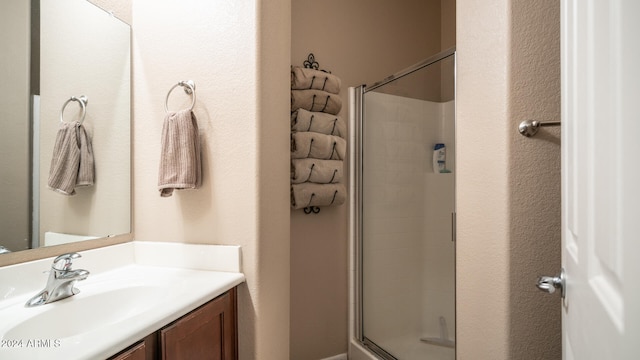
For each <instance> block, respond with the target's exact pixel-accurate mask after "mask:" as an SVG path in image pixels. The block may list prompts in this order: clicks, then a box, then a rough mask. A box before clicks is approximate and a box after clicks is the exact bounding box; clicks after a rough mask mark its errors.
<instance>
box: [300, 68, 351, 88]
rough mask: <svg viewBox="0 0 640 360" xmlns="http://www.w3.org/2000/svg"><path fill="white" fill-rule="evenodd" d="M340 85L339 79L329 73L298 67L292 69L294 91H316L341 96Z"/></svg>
mask: <svg viewBox="0 0 640 360" xmlns="http://www.w3.org/2000/svg"><path fill="white" fill-rule="evenodd" d="M340 83H341V81H340V78H339V77H337V76H335V75H332V74H330V73H328V72H324V71H321V70H316V69H308V68H301V67H298V66H294V67H292V68H291V89H292V90H306V89H316V90H324V91H327V92H330V93H332V94H339V93H340Z"/></svg>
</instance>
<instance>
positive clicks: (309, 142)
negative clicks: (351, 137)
mask: <svg viewBox="0 0 640 360" xmlns="http://www.w3.org/2000/svg"><path fill="white" fill-rule="evenodd" d="M346 151H347V142H346V141H345V140H344V139H343V138H340V137H338V136H333V135H325V134H320V133H314V132H294V133H291V158H292V159H306V158H314V159H323V160H344V158H345V153H346Z"/></svg>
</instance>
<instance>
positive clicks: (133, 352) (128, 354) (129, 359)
mask: <svg viewBox="0 0 640 360" xmlns="http://www.w3.org/2000/svg"><path fill="white" fill-rule="evenodd" d="M111 359H112V360H146V359H147V349H146V344H145V342H144V341H140V342H138V343H136V344H135V345H133V346H131V347H130V348H128V349H127V350H125V351H123V352H121V353H119V354H118V355H116V356H114V357H112V358H111Z"/></svg>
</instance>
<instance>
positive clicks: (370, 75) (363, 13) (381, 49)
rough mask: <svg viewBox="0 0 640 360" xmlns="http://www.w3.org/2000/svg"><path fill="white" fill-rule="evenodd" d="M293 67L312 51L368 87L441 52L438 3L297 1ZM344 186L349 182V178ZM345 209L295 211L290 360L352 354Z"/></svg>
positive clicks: (350, 82) (346, 79) (347, 80)
mask: <svg viewBox="0 0 640 360" xmlns="http://www.w3.org/2000/svg"><path fill="white" fill-rule="evenodd" d="M291 19H292V28H291V31H292V46H291V60H290V61H291V64H293V65H299V66H302V62H303V61H304V60H306V58H307V55H308V54H309V53H314V54H315V56H316V59H317V61H318V62H319V63H320V67H321V68H325V69H328V70H331V71H332V72H333V74H335V75H337V76H339V77H340V78H341V79H342V85H343V87H342V91H341V96H342V100H343V104H344V105H343V109H342V112H341V114H340V115H341V116H343V117H344V118H345V121H346V116H348V109H347V106H346V104H347V88H348V87H349V86H358V85H361V84H364V83H367V84H369V85H371V84H373V83H374V82H376V81H379V80H382V79H383V78H385V77H387V76H389V75H391V74H393V73H396V72H398V71H400V70H402V69H404V68H406V67H408V66H411V65H413V64H415V63H417V62H418V61H420V60H423V59H425V58H427V57H428V56H430V55H433V54H435V53H437V52H439V51H440V2H439V1H427V2H425V1H418V0H406V1H385V0H374V1H371V0H355V1H342V0H328V1H314V0H295V1H292V13H291ZM345 183H347V180H346V179H345ZM347 214H348V211H347V206H346V205H343V206H340V207H330V208H323V209H322V211H321V212H320V213H319V214H317V215H305V214H304V213H303V212H302V211H292V212H291V359H296V360H306V359H310V360H317V359H321V358H325V357H329V356H333V355H336V354H340V353H345V352H347V341H348V334H347V329H348V327H347V319H348V296H347V295H348V292H347V291H348V289H347V288H348V271H347V269H348V267H347V258H348V257H347V250H348V241H347V220H348V219H347Z"/></svg>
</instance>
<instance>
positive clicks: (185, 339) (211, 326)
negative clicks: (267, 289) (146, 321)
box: [111, 288, 238, 360]
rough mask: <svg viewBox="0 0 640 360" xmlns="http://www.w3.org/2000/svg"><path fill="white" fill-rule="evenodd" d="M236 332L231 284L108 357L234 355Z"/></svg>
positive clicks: (226, 359)
mask: <svg viewBox="0 0 640 360" xmlns="http://www.w3.org/2000/svg"><path fill="white" fill-rule="evenodd" d="M236 333H237V316H236V288H233V289H231V290H229V291H227V292H226V293H224V294H222V295H220V296H218V297H217V298H215V299H214V300H211V301H209V302H208V303H206V304H204V305H202V306H201V307H199V308H198V309H196V310H193V311H192V312H190V313H189V314H187V315H185V316H183V317H181V318H180V319H178V320H176V321H174V322H173V323H171V324H169V325H167V326H165V327H163V328H162V329H160V330H158V331H156V332H153V333H152V334H150V335H149V336H147V337H145V338H144V339H142V340H140V341H138V342H136V343H135V344H134V345H132V346H130V347H129V348H128V349H126V350H124V351H123V352H121V353H119V354H118V355H116V356H113V357H112V358H111V359H112V360H125V359H126V360H149V359H163V360H178V359H185V360H188V359H221V360H232V359H237V358H238V356H237V354H238V348H237V347H238V341H237V334H236Z"/></svg>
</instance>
